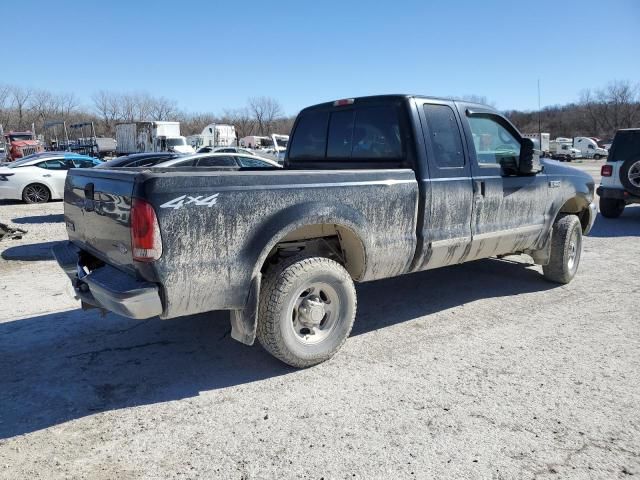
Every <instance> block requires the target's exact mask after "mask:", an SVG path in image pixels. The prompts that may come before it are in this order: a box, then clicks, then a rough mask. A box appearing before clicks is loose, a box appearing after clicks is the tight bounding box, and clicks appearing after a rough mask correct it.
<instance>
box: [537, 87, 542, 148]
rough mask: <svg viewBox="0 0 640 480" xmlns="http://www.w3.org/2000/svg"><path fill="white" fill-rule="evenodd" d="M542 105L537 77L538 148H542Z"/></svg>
mask: <svg viewBox="0 0 640 480" xmlns="http://www.w3.org/2000/svg"><path fill="white" fill-rule="evenodd" d="M541 110H542V107H541V106H540V79H539V78H538V142H540V150H542V120H541V119H540V117H541V114H542V111H541Z"/></svg>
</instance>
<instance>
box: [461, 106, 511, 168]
mask: <svg viewBox="0 0 640 480" xmlns="http://www.w3.org/2000/svg"><path fill="white" fill-rule="evenodd" d="M468 120H469V126H470V127H471V134H472V135H473V146H474V147H475V151H476V157H477V159H478V163H479V164H480V166H482V165H500V164H501V163H502V162H503V161H505V160H511V161H513V160H514V159H515V161H516V162H517V161H518V158H519V156H520V142H519V141H518V140H517V139H516V137H514V136H513V135H512V134H511V132H510V131H509V130H507V129H506V128H505V127H503V126H502V125H500V123H498V122H497V121H496V120H494V119H493V118H492V117H491V116H489V115H488V116H484V115H472V116H470V117H468Z"/></svg>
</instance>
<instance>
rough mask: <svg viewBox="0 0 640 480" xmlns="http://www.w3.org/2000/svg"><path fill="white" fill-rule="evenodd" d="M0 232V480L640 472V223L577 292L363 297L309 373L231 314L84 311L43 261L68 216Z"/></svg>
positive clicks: (611, 237) (476, 277)
mask: <svg viewBox="0 0 640 480" xmlns="http://www.w3.org/2000/svg"><path fill="white" fill-rule="evenodd" d="M599 163H600V162H585V163H583V164H580V165H579V166H580V167H581V168H585V169H588V170H589V172H590V173H592V174H594V176H595V175H597V172H598V170H599ZM0 221H4V222H7V221H10V222H12V223H14V224H15V225H17V226H20V227H22V228H25V229H27V230H29V233H28V234H27V235H26V236H25V237H24V238H23V239H22V240H5V241H3V242H2V243H0V251H2V259H0V306H1V307H2V308H0V364H1V367H0V477H1V478H7V479H16V478H92V479H112V478H119V479H129V478H236V479H254V478H314V479H320V478H325V479H330V478H331V479H334V478H366V479H371V478H490V479H502V478H523V479H526V478H563V479H564V478H606V479H611V478H628V476H629V475H636V476H637V475H640V414H639V412H640V328H639V327H638V320H639V319H640V315H639V314H638V299H639V298H640V276H638V272H639V271H640V241H639V239H638V237H639V236H640V208H638V207H629V208H628V209H627V210H626V211H625V213H624V215H623V216H622V217H621V218H619V219H617V220H607V219H604V218H601V217H600V218H598V221H597V223H596V226H595V228H594V231H593V232H592V235H591V236H590V237H589V238H587V239H585V243H584V254H583V258H582V264H581V267H580V272H579V274H578V276H577V278H576V279H575V280H574V281H573V282H572V283H571V284H570V285H568V286H562V287H560V286H556V285H553V284H549V283H546V282H545V281H543V280H542V278H541V275H540V268H539V267H536V266H529V265H527V263H526V262H527V259H526V257H514V258H511V259H509V260H484V261H479V262H475V263H470V264H466V265H460V266H455V267H451V268H446V269H441V270H436V271H431V272H425V273H421V274H416V275H411V276H405V277H402V278H397V279H391V280H385V281H380V282H374V283H369V284H364V285H360V286H359V288H358V294H359V312H358V317H357V319H356V326H355V328H354V332H353V335H352V337H351V338H350V339H349V341H348V342H347V343H346V345H345V346H344V348H343V349H342V351H341V352H340V353H339V354H338V355H337V356H336V357H335V358H334V359H333V360H332V361H330V362H327V363H325V364H323V365H320V366H318V367H315V368H311V369H308V370H304V371H296V370H292V369H290V368H287V367H285V366H284V365H282V364H281V363H279V362H277V361H276V360H274V359H272V358H271V357H270V356H269V355H267V354H266V353H265V352H264V351H263V350H262V349H261V348H260V347H259V346H254V347H245V346H243V345H241V344H239V343H236V342H234V341H233V340H231V339H230V338H229V325H228V322H227V317H226V315H225V314H224V313H215V314H210V315H199V316H194V317H187V318H181V319H175V320H169V321H160V320H149V321H142V322H141V321H134V320H128V319H125V318H122V317H118V316H115V315H113V314H109V315H107V316H106V317H101V316H100V315H99V314H97V313H94V312H95V311H88V312H83V311H81V310H79V309H78V306H77V305H76V303H75V302H74V301H73V300H72V299H70V298H69V296H68V295H67V288H68V287H67V283H68V282H67V280H66V277H64V275H63V274H62V273H61V272H60V271H58V269H57V267H56V266H55V265H54V262H53V261H52V260H51V259H50V257H49V253H48V249H49V247H50V246H51V245H52V244H54V243H55V242H56V241H60V240H62V239H63V238H64V237H65V230H64V224H63V219H62V204H61V203H59V202H58V203H53V204H48V205H45V206H28V205H22V204H17V203H4V204H1V205H0Z"/></svg>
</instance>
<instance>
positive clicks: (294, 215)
mask: <svg viewBox="0 0 640 480" xmlns="http://www.w3.org/2000/svg"><path fill="white" fill-rule="evenodd" d="M91 194H92V195H93V199H91V198H89V196H90V195H91ZM134 197H137V198H142V199H145V200H147V201H148V202H150V203H151V204H152V205H153V207H154V209H155V212H156V215H157V218H158V222H159V226H160V233H161V237H162V247H163V254H162V256H161V258H160V259H159V260H157V261H155V262H153V263H141V262H136V261H133V259H132V255H131V235H130V225H129V222H130V218H129V213H130V209H131V200H132V198H134ZM417 205H418V185H417V182H416V178H415V174H414V172H413V171H412V170H408V169H393V170H378V169H376V170H313V171H305V170H297V171H283V170H269V171H218V170H211V171H209V170H205V169H197V170H195V169H180V171H176V169H171V170H161V169H146V170H137V171H135V170H132V169H126V171H125V170H124V169H114V170H102V171H97V170H95V169H74V170H71V171H70V172H69V175H68V177H67V187H66V189H65V221H66V222H67V230H68V232H69V238H70V240H71V242H73V244H74V245H75V246H77V247H78V248H80V249H81V250H83V251H86V252H88V253H89V254H91V255H93V256H95V257H96V258H98V259H100V260H101V261H103V262H105V263H106V264H108V265H111V266H113V267H115V268H117V269H119V270H121V271H123V272H127V273H128V274H130V275H133V276H135V277H137V278H139V279H140V280H142V281H146V282H153V283H156V284H158V285H159V288H160V292H161V298H162V299H163V312H162V314H161V316H162V317H176V316H180V315H187V314H193V313H199V312H206V311H211V310H219V309H220V310H221V309H231V310H232V309H240V308H243V307H244V304H245V302H246V299H247V296H248V293H249V287H250V284H251V281H252V278H253V277H255V276H256V275H257V274H259V272H260V266H261V265H262V263H263V261H264V259H265V258H266V256H267V254H268V253H269V251H270V250H271V249H272V248H273V247H274V246H275V244H276V243H277V242H279V241H281V240H282V239H284V238H286V237H287V235H289V234H291V232H292V231H294V230H296V229H297V228H298V227H301V226H307V227H308V226H309V225H332V224H339V225H340V226H341V227H342V228H344V229H346V230H348V231H349V232H351V233H353V234H354V238H358V239H359V241H361V242H362V248H363V250H364V251H365V252H366V259H367V261H366V263H365V264H363V265H362V271H361V272H359V273H358V275H357V276H356V278H357V279H358V280H360V281H366V280H373V279H377V278H384V277H389V276H394V275H399V274H402V273H405V272H407V271H408V269H409V265H410V262H411V260H412V259H413V256H414V253H415V249H416V216H417V208H418V207H417ZM381 226H382V228H381ZM318 228H321V227H318Z"/></svg>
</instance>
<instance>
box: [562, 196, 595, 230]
mask: <svg viewBox="0 0 640 480" xmlns="http://www.w3.org/2000/svg"><path fill="white" fill-rule="evenodd" d="M561 213H571V214H573V215H576V216H577V217H578V219H579V220H580V225H582V231H585V230H586V229H587V227H588V226H589V204H588V203H587V201H586V200H585V199H584V198H581V197H573V198H570V199H569V200H567V201H566V202H565V203H564V205H562V207H560V211H559V212H558V214H561Z"/></svg>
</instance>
